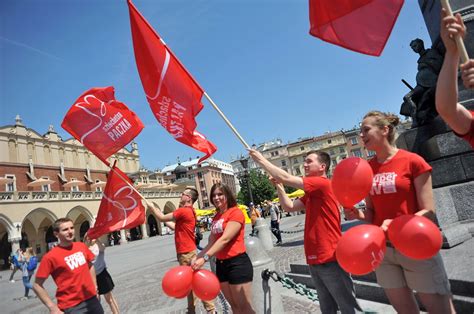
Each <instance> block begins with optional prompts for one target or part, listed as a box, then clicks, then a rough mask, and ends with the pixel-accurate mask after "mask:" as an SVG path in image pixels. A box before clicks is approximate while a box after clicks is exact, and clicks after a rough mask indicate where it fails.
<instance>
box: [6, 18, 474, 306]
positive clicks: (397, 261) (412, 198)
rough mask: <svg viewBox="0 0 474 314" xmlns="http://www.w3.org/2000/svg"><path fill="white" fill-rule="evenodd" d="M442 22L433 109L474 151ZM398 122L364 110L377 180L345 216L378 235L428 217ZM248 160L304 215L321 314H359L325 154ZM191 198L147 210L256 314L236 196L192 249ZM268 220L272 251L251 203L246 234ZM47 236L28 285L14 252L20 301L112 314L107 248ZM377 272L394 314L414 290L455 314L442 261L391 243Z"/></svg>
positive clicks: (425, 188) (60, 234)
mask: <svg viewBox="0 0 474 314" xmlns="http://www.w3.org/2000/svg"><path fill="white" fill-rule="evenodd" d="M442 15H443V16H442V24H441V30H440V33H441V38H442V40H443V42H444V44H445V47H446V55H445V58H444V63H443V66H442V69H441V73H440V75H439V78H438V83H437V85H438V86H437V92H436V107H437V110H438V112H439V113H440V115H441V117H442V118H443V119H444V120H445V121H446V122H447V123H448V124H449V125H450V126H451V128H452V129H453V131H454V132H455V133H456V134H457V135H459V136H461V137H463V138H464V139H466V140H467V141H468V142H469V143H470V144H471V145H472V146H473V147H474V118H473V117H474V112H473V111H469V110H468V109H466V108H465V107H464V106H462V105H461V104H459V103H458V102H457V90H458V89H457V69H458V66H459V51H458V48H457V46H456V44H455V40H454V37H455V36H461V37H463V36H464V34H465V32H466V31H465V26H464V24H463V22H462V18H461V16H460V15H459V14H457V15H455V16H447V15H446V12H445V11H444V10H443V13H442ZM461 76H462V80H463V83H464V85H465V87H466V88H468V89H473V88H474V60H472V59H471V60H469V61H468V62H466V63H464V64H462V65H461ZM398 123H399V118H398V117H397V116H396V115H393V114H390V113H384V112H380V111H370V112H368V113H367V114H365V116H364V118H363V120H362V122H361V131H360V137H361V139H362V141H363V143H364V145H365V147H366V148H367V149H369V150H371V151H374V152H375V155H374V156H373V158H372V159H370V160H369V165H370V167H371V168H372V171H373V173H374V179H373V184H372V189H371V191H370V193H369V195H368V196H367V198H366V199H365V206H364V207H363V208H362V209H360V208H356V207H354V208H345V209H344V216H345V218H347V219H359V220H363V221H366V222H367V223H370V224H374V225H377V226H380V227H381V228H382V229H383V230H384V231H386V230H387V228H388V227H389V226H390V224H391V222H392V220H393V219H394V218H396V217H397V216H400V215H403V214H413V215H419V216H424V217H427V218H429V219H431V220H434V219H435V204H434V200H433V189H432V179H431V171H432V168H431V166H430V165H429V164H428V163H427V162H426V161H425V160H424V159H423V158H422V157H421V156H419V155H417V154H414V153H411V152H408V151H405V150H403V149H399V148H397V147H396V146H395V144H394V142H395V129H396V126H397V125H398ZM249 154H250V156H251V158H253V159H254V161H255V162H256V163H257V164H258V165H259V166H260V167H261V168H262V169H264V170H265V171H266V172H267V173H268V174H269V176H270V179H271V181H272V182H273V184H274V185H275V187H276V191H277V193H278V197H279V202H280V205H281V207H282V209H283V210H284V211H287V212H294V211H302V210H304V211H305V213H306V216H305V228H304V252H305V256H306V262H307V264H308V265H309V269H310V274H311V278H312V280H313V283H314V286H315V287H316V290H317V293H318V298H319V303H320V307H321V311H322V312H323V313H336V312H337V311H340V312H341V313H355V312H357V311H362V310H363V309H362V308H361V306H360V304H359V302H358V300H357V299H356V297H355V288H354V284H353V281H352V278H351V276H350V274H348V273H347V272H346V271H344V269H342V268H341V266H340V265H339V264H338V262H337V259H336V255H335V250H336V247H337V244H338V241H339V239H340V238H341V236H342V235H341V211H340V205H339V204H338V202H337V200H336V197H335V196H334V193H333V191H332V187H331V180H330V178H329V177H328V170H329V169H330V166H331V158H330V156H329V155H328V154H327V153H325V152H322V151H311V152H309V153H308V154H307V155H306V157H305V160H304V172H305V176H304V177H298V176H294V175H291V174H289V173H288V172H286V171H284V170H282V169H281V168H279V167H277V166H275V165H274V164H272V163H271V162H270V161H268V160H267V159H266V158H265V157H264V156H263V155H262V154H261V153H260V152H259V151H257V150H255V149H249ZM285 186H288V187H293V188H296V189H302V190H304V192H305V195H304V196H303V197H301V198H299V199H295V200H292V199H290V198H289V197H288V195H287V194H286V193H285ZM197 199H198V191H197V190H196V189H194V188H186V189H185V190H184V191H183V193H182V195H181V198H180V204H179V208H178V209H176V210H175V211H173V212H172V213H168V214H163V213H162V211H161V210H160V208H159V207H158V206H156V205H155V204H153V203H150V202H147V204H146V205H147V207H148V208H149V209H150V210H152V211H153V212H154V213H155V215H156V216H157V217H158V218H159V220H160V221H161V222H164V223H165V224H166V225H167V226H168V227H169V228H171V229H173V230H174V237H175V246H176V258H177V261H178V263H179V265H188V266H190V267H192V269H194V270H199V269H201V268H202V267H204V265H205V264H206V263H211V262H212V263H215V273H216V275H217V278H218V280H219V282H220V284H221V291H222V293H223V295H224V296H225V298H226V300H227V301H228V302H229V304H230V306H231V308H232V312H233V313H255V309H254V305H253V302H252V295H253V294H252V281H253V278H254V273H253V266H252V262H251V260H250V258H249V256H248V255H247V253H246V247H245V242H244V231H245V216H244V214H243V213H242V211H241V210H240V208H239V207H238V206H237V201H236V196H235V195H234V194H233V192H232V191H231V189H230V188H229V187H228V186H227V185H225V184H222V183H216V184H214V185H213V186H212V188H211V192H210V199H211V203H212V204H213V205H214V206H215V208H216V214H215V216H214V217H212V220H208V224H209V229H210V236H209V239H208V241H207V243H206V245H205V246H203V247H200V246H199V241H200V240H201V239H202V233H201V232H197V225H196V222H197V217H196V213H195V209H194V207H193V205H194V203H195V202H196V200H197ZM266 215H268V216H270V221H271V230H272V232H273V234H274V235H275V237H276V239H277V244H280V243H282V238H281V232H280V229H279V224H280V220H281V212H280V210H279V208H278V207H277V206H276V205H275V204H273V203H272V202H271V201H268V202H267V203H266V204H263V206H261V205H260V204H259V205H257V206H255V205H254V204H253V203H251V204H250V206H249V216H250V219H251V221H252V235H254V234H255V233H256V230H255V224H256V221H257V219H258V218H260V217H265V216H266ZM53 232H54V235H55V236H56V237H57V238H58V239H59V244H58V245H57V246H56V247H54V248H53V249H52V250H50V251H49V252H48V253H47V254H46V255H44V256H43V259H42V261H41V263H40V265H39V268H38V271H37V273H36V278H35V282H34V284H33V285H32V284H31V283H30V280H31V277H32V276H33V274H34V272H35V269H36V265H37V263H38V262H37V259H36V256H35V253H34V251H33V249H32V248H27V249H26V250H24V251H22V250H18V251H17V252H15V253H14V254H12V256H11V264H12V265H13V266H12V273H11V276H10V281H12V282H13V281H14V280H13V277H14V274H15V272H16V271H18V270H21V272H22V279H23V284H24V286H25V294H24V297H23V298H28V297H29V290H30V289H33V290H34V291H35V293H36V295H37V296H38V297H39V299H40V300H41V301H42V302H43V303H44V304H45V305H46V306H47V307H48V309H49V310H50V312H51V313H61V312H65V313H86V312H87V313H103V311H104V310H103V308H102V305H101V304H100V302H99V298H98V297H97V296H98V295H103V296H104V298H105V300H106V302H107V303H108V304H109V306H110V309H111V311H112V313H118V312H119V305H118V303H117V301H116V299H115V298H114V296H113V294H112V290H113V288H114V282H113V280H112V277H111V275H110V274H109V272H108V271H107V267H106V263H105V255H104V254H105V246H104V245H103V244H102V243H101V242H100V241H99V240H91V239H88V238H87V237H86V242H87V245H86V244H84V243H81V242H74V226H73V222H72V221H71V220H70V219H68V218H61V219H58V220H57V221H55V222H54V224H53ZM197 234H201V236H199V235H198V236H196V235H197ZM109 240H110V239H109ZM112 242H113V239H112ZM198 249H199V250H198ZM375 272H376V277H377V283H378V284H379V285H380V286H381V287H382V288H383V289H384V291H385V294H386V295H387V297H388V299H389V301H390V303H391V304H392V306H393V307H394V309H395V310H396V311H397V312H401V313H418V312H419V305H418V303H417V301H416V299H415V291H416V294H417V296H418V298H419V300H420V301H421V303H422V305H423V306H424V307H425V308H426V310H427V311H428V312H429V313H454V312H455V310H454V306H453V301H452V295H451V292H450V290H451V289H450V284H449V280H448V277H447V274H446V270H445V267H444V263H443V260H442V258H441V255H440V254H439V253H438V254H437V255H435V256H434V257H432V258H430V259H425V260H414V259H410V258H408V257H406V256H404V255H403V254H401V253H400V252H399V251H398V250H397V249H395V248H394V247H393V246H392V244H391V243H390V242H389V241H388V242H387V250H386V254H385V256H384V259H383V262H382V263H381V265H380V266H379V267H378V268H377V269H376V270H375ZM49 276H52V278H53V280H54V282H55V283H56V286H57V291H56V299H57V303H55V302H53V300H52V299H51V297H50V296H49V295H48V293H47V291H46V289H45V288H44V285H43V284H44V281H45V280H46V279H47V278H48V277H49ZM187 301H188V306H187V311H188V313H195V307H196V302H197V298H196V296H195V295H194V294H193V292H190V293H189V295H188V296H187ZM202 302H203V306H204V308H205V309H206V311H207V312H208V313H215V312H216V308H215V303H214V301H202Z"/></svg>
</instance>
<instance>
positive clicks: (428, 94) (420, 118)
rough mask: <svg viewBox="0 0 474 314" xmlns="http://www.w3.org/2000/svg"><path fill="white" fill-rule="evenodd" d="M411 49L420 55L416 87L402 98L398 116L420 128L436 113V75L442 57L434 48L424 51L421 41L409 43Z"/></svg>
mask: <svg viewBox="0 0 474 314" xmlns="http://www.w3.org/2000/svg"><path fill="white" fill-rule="evenodd" d="M410 47H411V49H413V51H414V52H416V53H418V54H420V58H418V73H417V74H416V86H415V88H411V87H410V86H409V85H408V84H407V86H409V87H410V88H411V91H410V92H409V93H408V94H406V95H405V96H403V104H402V107H401V108H400V114H402V115H404V116H407V117H411V118H412V120H413V124H412V127H417V126H422V125H424V124H427V123H429V122H430V121H432V120H433V119H434V118H435V117H436V116H437V115H438V113H437V112H436V108H435V93H436V82H437V80H438V74H439V71H440V70H441V66H442V64H443V58H444V57H443V55H442V54H441V53H440V52H439V50H438V49H436V48H433V47H432V48H430V49H425V45H424V44H423V40H421V39H419V38H417V39H414V40H412V41H411V43H410Z"/></svg>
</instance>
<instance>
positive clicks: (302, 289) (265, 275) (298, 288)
mask: <svg viewBox="0 0 474 314" xmlns="http://www.w3.org/2000/svg"><path fill="white" fill-rule="evenodd" d="M270 278H271V279H273V281H275V282H280V283H281V284H282V286H283V287H285V288H287V289H293V290H294V291H295V292H296V293H297V294H299V295H302V296H305V297H307V298H308V299H310V300H311V301H317V300H318V295H317V293H316V291H315V290H313V289H310V288H308V287H307V286H306V285H304V284H302V283H295V282H294V281H293V279H291V278H288V277H286V276H285V275H280V274H279V273H277V272H276V271H274V270H269V269H268V268H267V269H264V270H262V279H263V280H266V281H268V280H269V279H270Z"/></svg>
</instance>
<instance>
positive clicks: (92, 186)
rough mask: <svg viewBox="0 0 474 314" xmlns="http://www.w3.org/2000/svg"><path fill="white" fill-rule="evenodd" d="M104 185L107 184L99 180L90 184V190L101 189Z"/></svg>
mask: <svg viewBox="0 0 474 314" xmlns="http://www.w3.org/2000/svg"><path fill="white" fill-rule="evenodd" d="M106 184H107V182H104V181H101V180H99V181H98V182H96V183H93V184H91V188H93V189H95V188H103V187H104V186H105V185H106Z"/></svg>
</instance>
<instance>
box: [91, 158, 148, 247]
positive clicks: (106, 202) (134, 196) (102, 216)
mask: <svg viewBox="0 0 474 314" xmlns="http://www.w3.org/2000/svg"><path fill="white" fill-rule="evenodd" d="M124 180H126V181H128V182H129V183H130V184H133V183H132V181H131V180H130V179H129V178H128V177H127V175H126V174H125V173H123V172H122V171H121V170H120V169H119V168H117V167H115V166H114V167H112V169H111V170H110V172H109V177H108V178H107V185H106V186H105V190H104V196H103V197H102V201H101V203H100V207H99V213H98V214H97V218H96V220H95V224H94V226H93V227H92V228H90V229H89V230H88V231H87V235H88V236H89V237H90V238H91V239H97V238H98V237H100V236H101V235H104V234H107V233H110V232H113V231H117V230H121V229H130V228H134V227H136V226H139V225H141V224H144V223H145V207H144V206H143V204H142V202H141V198H140V196H139V194H138V193H137V192H136V191H135V190H133V189H132V187H130V186H129V185H128V184H127V183H126V182H125V181H124Z"/></svg>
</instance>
